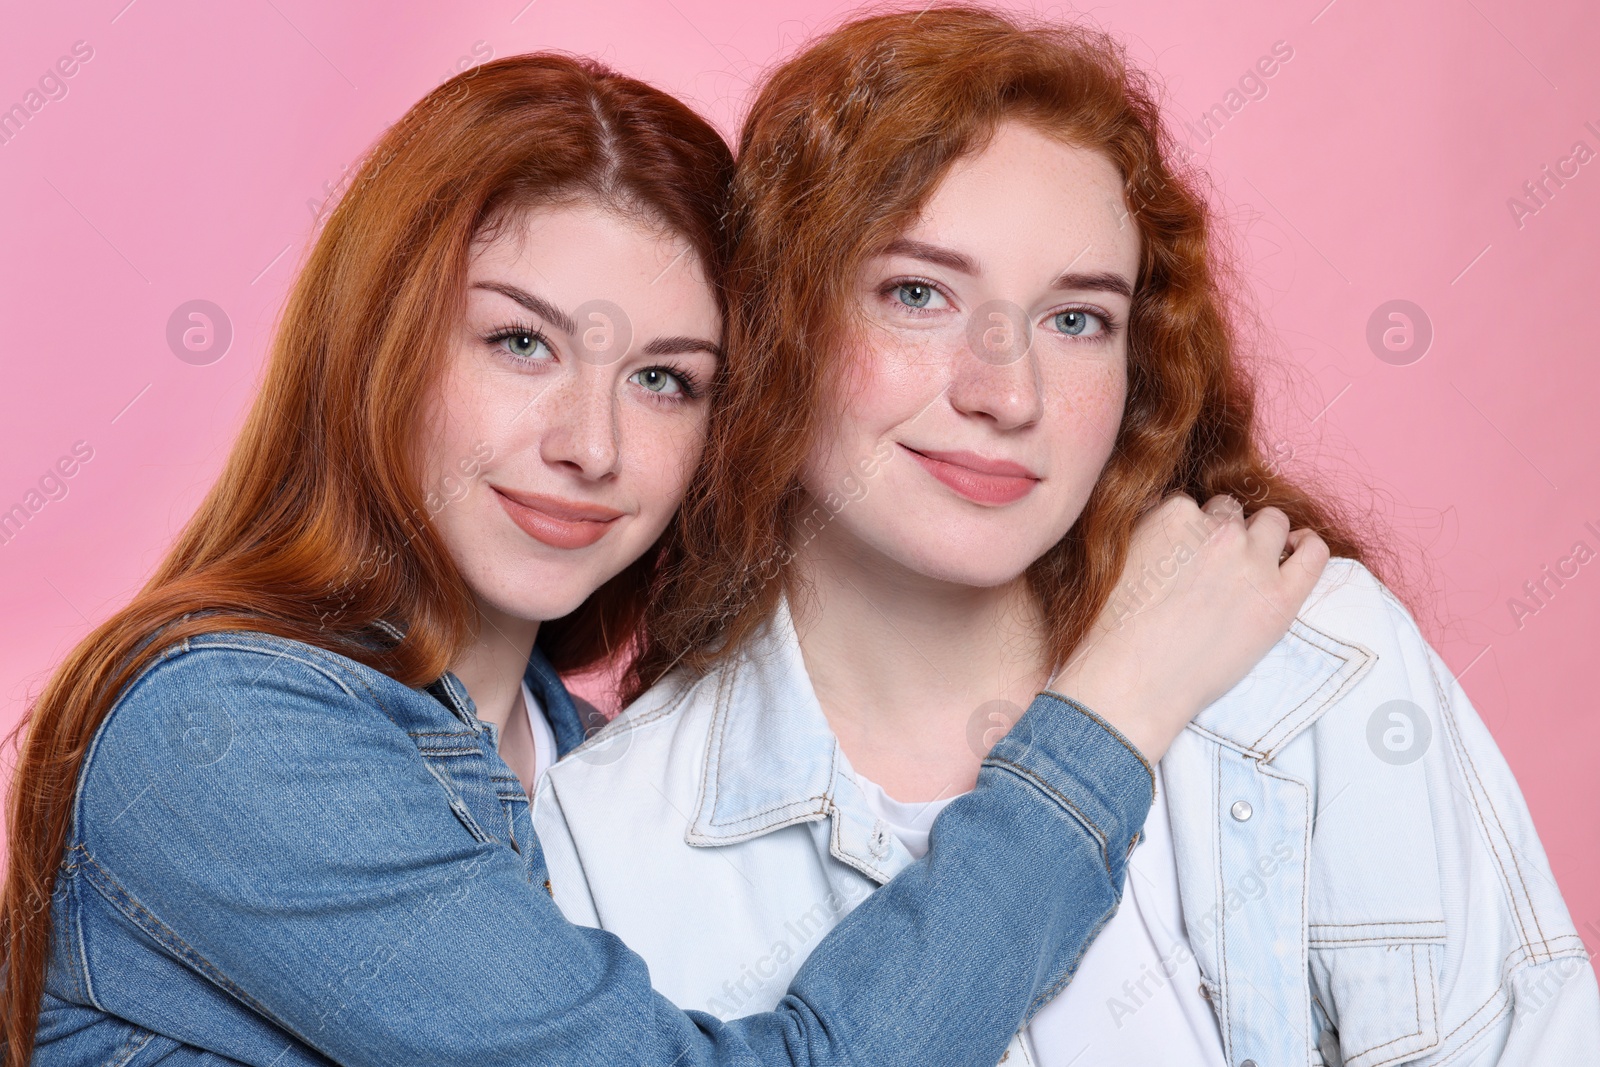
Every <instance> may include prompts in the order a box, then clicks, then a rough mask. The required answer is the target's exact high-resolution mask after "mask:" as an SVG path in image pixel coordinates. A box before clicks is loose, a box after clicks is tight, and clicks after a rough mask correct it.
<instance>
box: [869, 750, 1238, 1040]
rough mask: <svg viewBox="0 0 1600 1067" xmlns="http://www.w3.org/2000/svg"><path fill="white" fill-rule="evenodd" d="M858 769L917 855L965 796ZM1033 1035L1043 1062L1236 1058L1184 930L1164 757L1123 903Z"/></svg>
mask: <svg viewBox="0 0 1600 1067" xmlns="http://www.w3.org/2000/svg"><path fill="white" fill-rule="evenodd" d="M856 778H857V780H858V781H859V782H860V783H861V787H862V790H863V791H864V792H865V793H866V797H867V806H868V807H869V808H871V809H872V812H873V814H875V815H876V816H877V817H878V818H880V819H882V820H883V821H884V822H885V823H887V824H888V826H889V829H890V831H891V832H893V833H894V835H895V836H896V837H898V838H899V839H900V841H901V843H902V844H904V845H905V846H906V849H907V851H909V852H910V853H911V854H912V855H913V856H918V857H920V856H923V855H925V854H926V853H927V851H928V831H929V830H930V829H931V828H932V826H933V820H934V819H936V818H938V816H939V812H941V811H943V810H944V807H945V805H946V804H949V803H950V801H952V800H954V799H955V798H954V797H947V798H944V799H942V800H933V801H924V802H921V803H910V804H907V803H904V802H902V801H898V800H895V799H894V798H893V797H891V796H889V795H888V794H887V793H885V792H884V791H883V789H882V788H880V787H879V786H878V784H877V783H876V782H872V781H869V780H867V779H865V778H862V777H861V776H860V775H859V774H858V775H857V776H856ZM1028 1038H1029V1042H1030V1043H1031V1044H1032V1046H1033V1049H1034V1053H1035V1054H1036V1055H1037V1056H1038V1058H1039V1063H1040V1065H1041V1067H1068V1065H1069V1064H1070V1065H1072V1067H1102V1065H1103V1067H1120V1065H1121V1064H1151V1063H1159V1064H1161V1065H1162V1067H1227V1062H1226V1061H1225V1060H1224V1059H1223V1058H1222V1035H1221V1033H1220V1032H1219V1031H1218V1029H1217V1017H1216V1015H1215V1014H1214V1013H1213V1012H1212V1010H1211V1005H1210V1003H1209V1002H1207V1001H1206V1000H1205V999H1204V998H1203V997H1202V996H1201V995H1200V968H1199V965H1198V964H1196V963H1195V960H1194V953H1193V952H1192V951H1191V950H1190V948H1189V941H1188V937H1187V935H1186V934H1185V932H1184V926H1183V907H1182V904H1181V902H1180V900H1179V897H1178V863H1177V858H1176V857H1175V855H1174V854H1173V851H1172V824H1171V820H1170V818H1169V816H1168V814H1167V799H1166V789H1165V786H1164V785H1163V784H1162V781H1161V768H1160V766H1159V765H1157V767H1156V795H1155V801H1154V803H1152V804H1151V806H1150V815H1149V817H1148V818H1147V819H1146V820H1145V824H1144V837H1143V838H1142V839H1141V840H1140V842H1139V844H1138V845H1136V846H1134V850H1133V855H1131V856H1129V857H1128V868H1127V881H1126V883H1125V886H1124V889H1123V892H1122V905H1121V907H1119V908H1118V909H1117V911H1116V914H1114V915H1113V916H1112V917H1111V919H1110V921H1109V922H1107V923H1106V925H1105V927H1104V928H1103V929H1102V930H1101V931H1100V935H1099V936H1098V937H1097V938H1095V940H1094V943H1093V944H1091V945H1090V946H1089V949H1088V951H1087V952H1085V953H1084V956H1083V960H1082V962H1080V963H1079V965H1078V971H1077V973H1076V974H1074V975H1073V977H1072V981H1071V982H1070V983H1069V984H1068V985H1067V988H1066V989H1064V990H1062V992H1061V994H1060V995H1059V996H1057V997H1056V998H1055V999H1054V1000H1052V1001H1050V1003H1048V1004H1046V1005H1045V1006H1044V1007H1043V1008H1041V1009H1040V1011H1039V1014H1037V1015H1035V1016H1034V1017H1033V1022H1032V1023H1030V1024H1029V1025H1028Z"/></svg>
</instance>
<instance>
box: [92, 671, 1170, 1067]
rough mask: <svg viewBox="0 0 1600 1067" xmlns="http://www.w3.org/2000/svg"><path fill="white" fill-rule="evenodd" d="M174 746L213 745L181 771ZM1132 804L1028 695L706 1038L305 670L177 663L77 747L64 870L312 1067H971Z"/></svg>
mask: <svg viewBox="0 0 1600 1067" xmlns="http://www.w3.org/2000/svg"><path fill="white" fill-rule="evenodd" d="M197 723H198V724H202V725H204V724H208V723H209V724H211V725H212V726H213V727H218V728H214V729H211V730H210V731H209V732H207V731H201V735H202V737H203V738H210V739H212V740H204V741H203V743H202V744H201V746H200V749H199V750H198V754H197V750H196V749H195V748H194V747H193V746H188V747H186V746H185V743H184V736H183V731H185V730H189V729H192V728H193V727H194V725H195V724H197ZM175 731H176V732H175ZM219 736H220V737H222V738H223V740H224V741H225V742H226V743H225V744H221V743H218V742H216V741H215V740H214V739H215V738H217V737H219ZM1150 798H1151V779H1150V775H1149V771H1148V768H1147V767H1146V766H1144V765H1143V761H1142V760H1140V759H1139V758H1138V756H1137V755H1136V754H1134V753H1133V752H1132V750H1131V749H1129V748H1128V747H1127V746H1126V745H1125V744H1124V743H1123V742H1122V741H1121V740H1120V739H1119V738H1118V737H1116V736H1115V735H1114V734H1113V733H1111V732H1110V731H1109V728H1108V727H1106V726H1104V724H1102V723H1100V722H1099V721H1098V720H1096V719H1095V718H1094V717H1092V716H1091V715H1089V714H1088V713H1086V712H1085V711H1084V710H1082V709H1080V708H1078V707H1077V706H1075V705H1073V704H1071V703H1070V702H1067V701H1064V700H1062V699H1059V698H1056V697H1053V696H1048V695H1047V696H1042V697H1041V698H1039V700H1037V701H1036V702H1035V704H1034V705H1033V707H1031V708H1030V709H1029V711H1028V712H1027V714H1026V715H1024V716H1023V718H1022V720H1021V721H1020V722H1019V724H1018V726H1017V727H1015V728H1013V730H1012V733H1011V735H1009V736H1008V737H1007V738H1005V739H1004V740H1002V742H1001V743H1000V745H998V746H997V747H996V749H995V751H994V753H993V754H992V755H991V757H990V758H989V759H988V760H987V761H986V763H985V766H984V768H983V770H982V771H981V772H980V775H979V785H978V788H977V789H976V790H975V791H974V792H973V793H971V794H968V795H966V796H964V797H962V798H960V799H958V800H956V801H954V802H952V803H951V804H950V805H949V807H948V808H947V809H946V810H945V811H944V812H943V813H942V814H941V815H940V817H939V820H938V822H937V823H936V824H935V826H934V831H933V847H932V850H931V851H930V853H929V855H928V857H927V858H926V859H925V860H923V861H921V862H919V863H917V864H916V865H914V866H913V867H912V868H910V869H909V870H907V871H906V872H904V873H902V875H901V876H900V877H899V878H897V879H895V880H894V881H893V882H891V883H890V884H889V885H888V886H886V887H885V888H884V889H882V890H880V891H878V892H877V893H875V894H873V896H872V898H871V899H869V900H868V901H867V902H866V903H864V904H862V905H861V906H860V907H859V908H857V909H856V910H855V911H854V912H853V913H852V914H851V915H850V916H848V917H847V918H846V920H845V921H844V922H843V923H841V924H840V926H839V927H838V928H837V929H836V930H835V931H834V932H833V933H832V934H830V935H829V936H828V937H827V938H826V939H825V940H824V941H823V942H822V943H821V945H820V946H819V948H818V949H817V950H816V951H815V952H814V953H813V954H812V956H811V958H810V960H809V961H808V962H807V963H806V965H805V966H804V967H803V968H802V969H801V971H800V973H799V974H798V975H797V977H796V979H795V982H794V984H793V986H792V988H791V991H790V993H789V995H788V996H787V997H786V998H785V999H784V1001H783V1003H782V1004H781V1005H780V1007H779V1008H778V1010H775V1011H773V1012H770V1013H766V1014H763V1015H758V1016H751V1017H748V1018H744V1019H738V1020H734V1021H732V1022H721V1021H719V1020H717V1019H716V1018H715V1017H713V1016H711V1015H708V1014H704V1013H700V1012H692V1011H691V1012H685V1011H682V1010H680V1009H678V1008H676V1007H675V1006H673V1005H672V1004H671V1003H670V1002H668V1001H667V1000H666V999H665V998H664V997H662V996H661V995H659V994H657V993H655V992H654V991H653V990H652V989H651V986H650V977H649V973H648V971H647V968H646V967H645V964H644V962H643V961H642V960H641V959H640V958H639V957H637V956H636V955H634V954H633V953H632V952H630V951H629V950H628V949H627V947H626V946H625V945H623V944H622V943H621V942H620V941H619V940H618V939H617V938H616V937H615V936H614V935H612V934H609V933H606V932H604V931H601V930H596V929H590V928H586V927H581V926H574V925H572V924H571V923H569V922H567V921H566V920H565V919H564V918H563V917H562V915H561V913H560V912H559V911H558V910H557V908H556V906H555V903H554V902H553V901H552V900H551V898H550V897H549V895H548V894H547V893H546V892H545V891H544V889H543V887H542V885H540V884H538V882H537V881H535V880H530V878H529V873H528V867H527V865H526V864H525V863H524V862H523V857H522V856H521V855H518V854H517V852H515V851H513V849H512V847H511V846H510V845H507V844H502V843H499V842H496V841H485V840H483V839H482V838H481V837H480V836H477V835H474V834H473V833H470V832H468V828H467V825H466V823H467V821H469V820H465V819H463V818H462V817H461V816H460V814H459V813H458V812H456V811H455V810H453V808H452V806H451V802H450V795H449V794H448V793H447V791H446V790H445V789H444V788H443V787H442V786H441V784H440V782H439V781H438V780H436V779H435V778H434V777H433V773H432V771H430V769H429V766H428V764H427V761H425V760H424V759H423V758H422V757H421V756H420V755H419V753H418V751H417V742H416V741H415V740H414V739H413V738H411V737H410V736H409V735H408V734H407V732H406V730H405V729H404V728H402V727H400V726H397V725H396V724H395V723H394V722H392V721H391V720H390V719H389V718H388V717H387V716H386V715H385V714H384V713H383V711H382V709H381V707H380V706H379V703H378V701H377V700H376V699H375V698H374V696H373V695H372V694H371V693H368V692H362V691H361V687H360V686H359V684H352V683H351V682H350V681H349V680H348V679H343V678H341V677H339V676H337V675H335V674H332V673H330V672H328V671H327V670H325V669H323V668H321V667H320V666H319V665H318V664H317V663H316V662H315V660H314V658H313V657H297V656H295V655H287V654H279V655H275V656H274V655H268V654H257V653H249V652H242V651H239V650H237V649H233V650H226V651H224V650H215V649H197V650H192V651H189V652H186V653H181V654H178V655H175V656H171V657H170V658H168V659H166V660H164V661H162V662H161V663H160V664H159V665H158V666H156V667H155V668H154V669H152V670H151V671H149V672H148V673H147V674H146V675H145V676H144V677H143V678H142V679H141V680H140V681H139V682H138V683H137V684H136V685H135V686H134V687H132V688H131V689H130V690H129V691H128V692H127V693H126V694H125V695H124V698H123V699H122V701H121V702H120V703H119V705H118V707H117V709H116V710H115V711H114V712H113V714H112V716H111V718H110V719H109V720H108V722H107V723H106V724H105V726H104V728H103V729H102V731H101V733H100V735H99V737H98V738H97V740H96V743H95V749H94V751H93V752H92V753H91V756H90V759H89V761H88V763H87V765H86V769H85V771H84V774H83V778H82V781H81V784H80V792H79V799H78V807H77V812H76V822H75V831H74V832H75V839H76V841H77V843H78V844H77V848H76V850H75V851H76V852H77V856H76V858H75V862H76V863H77V865H78V869H79V871H80V874H81V875H82V876H83V877H86V878H87V879H88V881H89V883H90V884H91V885H92V886H93V887H94V890H96V891H97V892H98V893H99V895H101V896H103V897H105V898H106V899H108V900H111V901H112V902H113V903H114V904H115V905H116V907H117V908H118V909H119V910H120V912H121V913H122V914H123V915H125V916H127V917H128V920H129V921H130V922H132V923H135V924H136V925H137V926H138V927H139V928H140V931H141V936H142V937H144V938H148V939H149V942H150V943H154V944H156V945H159V946H161V948H162V950H164V951H165V952H167V953H170V954H171V955H172V956H174V957H177V958H178V959H179V960H181V962H182V963H183V964H184V965H186V966H187V967H188V968H189V969H190V970H192V971H194V972H198V973H200V974H202V975H204V976H205V978H206V979H207V980H208V981H209V982H210V983H212V984H213V985H215V986H216V987H217V988H218V989H219V990H220V991H221V992H222V993H223V994H225V995H226V998H228V999H230V1000H231V1002H234V1003H239V1004H243V1005H245V1006H247V1007H248V1008H249V1009H250V1010H251V1011H253V1012H254V1013H256V1014H258V1015H259V1016H261V1017H262V1018H264V1019H267V1020H269V1021H270V1022H272V1023H273V1024H275V1025H276V1026H277V1027H279V1028H281V1029H282V1030H284V1031H286V1032H287V1033H289V1034H291V1035H293V1036H294V1037H296V1038H298V1039H299V1040H300V1041H302V1042H304V1043H305V1044H306V1045H308V1046H310V1047H311V1048H313V1049H315V1050H316V1051H317V1052H319V1053H321V1054H322V1055H323V1056H326V1057H327V1058H329V1059H331V1060H333V1061H335V1062H337V1063H340V1064H346V1065H356V1064H394V1063H443V1062H459V1063H469V1064H471V1065H472V1067H494V1065H500V1064H506V1065H510V1064H553V1063H559V1064H562V1065H564V1067H584V1065H595V1067H602V1065H603V1067H614V1065H617V1064H630V1065H640V1067H657V1065H659V1067H669V1065H670V1067H713V1065H729V1067H731V1065H741V1067H756V1065H784V1064H794V1065H804V1067H823V1065H847V1064H848V1065H869V1064H870V1065H872V1067H878V1065H882V1064H908V1065H910V1064H915V1065H917V1067H927V1065H934V1067H941V1065H952V1067H953V1065H956V1064H984V1065H985V1067H987V1065H988V1064H992V1063H994V1062H995V1060H996V1059H997V1058H998V1057H999V1055H1000V1053H1001V1051H1002V1049H1003V1048H1004V1046H1005V1043H1006V1040H1007V1039H1008V1037H1009V1036H1010V1035H1011V1033H1013V1032H1014V1031H1015V1030H1016V1029H1017V1027H1018V1026H1020V1025H1021V1024H1022V1022H1023V1020H1024V1019H1025V1018H1026V1017H1027V1015H1028V1014H1029V1013H1030V1011H1031V1009H1032V1008H1033V1007H1034V1006H1036V1005H1037V1004H1038V1003H1040V1002H1041V1000H1042V999H1046V998H1048V996H1049V995H1050V994H1051V993H1052V992H1053V991H1054V990H1055V988H1056V987H1058V986H1059V984H1060V983H1062V982H1064V981H1065V980H1066V978H1067V977H1068V976H1070V974H1071V972H1072V970H1073V968H1074V967H1075V966H1076V963H1077V960H1078V958H1079V957H1080V956H1081V954H1082V952H1083V950H1084V948H1085V947H1086V946H1087V944H1088V942H1089V941H1090V940H1091V938H1092V937H1093V935H1094V933H1095V932H1096V931H1097V930H1098V928H1099V927H1100V926H1101V925H1102V924H1103V923H1104V921H1105V920H1106V918H1107V917H1108V916H1109V914H1110V912H1111V911H1112V910H1113V908H1114V906H1115V903H1116V901H1117V899H1118V897H1119V895H1120V892H1121V884H1122V870H1123V863H1124V861H1125V857H1126V854H1127V850H1128V848H1129V846H1130V843H1131V839H1132V836H1133V835H1134V833H1135V832H1136V831H1137V829H1138V827H1139V826H1140V825H1141V824H1142V822H1143V819H1144V816H1145V813H1146V811H1147V810H1148V807H1149V803H1150ZM522 847H524V848H527V847H530V843H524V844H523V846H522ZM124 977H125V978H126V977H129V976H124ZM107 989H108V990H109V984H108V985H107ZM121 995H122V996H123V997H127V996H132V995H135V994H134V993H132V992H131V991H128V990H124V991H123V993H122V994H121ZM956 1008H958V1009H959V1010H953V1009H956Z"/></svg>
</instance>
